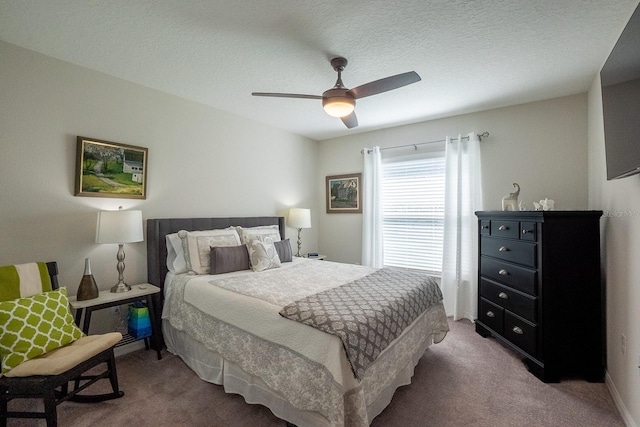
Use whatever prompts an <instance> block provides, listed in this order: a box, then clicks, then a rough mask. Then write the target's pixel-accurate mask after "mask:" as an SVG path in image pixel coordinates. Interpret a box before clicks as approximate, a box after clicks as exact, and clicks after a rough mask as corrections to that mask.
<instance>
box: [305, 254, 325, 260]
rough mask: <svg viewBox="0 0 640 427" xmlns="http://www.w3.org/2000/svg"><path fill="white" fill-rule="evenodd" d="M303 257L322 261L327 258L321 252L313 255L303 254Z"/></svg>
mask: <svg viewBox="0 0 640 427" xmlns="http://www.w3.org/2000/svg"><path fill="white" fill-rule="evenodd" d="M304 258H309V259H318V260H320V261H324V260H325V259H327V256H326V255H322V254H318V255H315V256H309V255H304Z"/></svg>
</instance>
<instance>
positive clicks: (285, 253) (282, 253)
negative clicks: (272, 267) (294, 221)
mask: <svg viewBox="0 0 640 427" xmlns="http://www.w3.org/2000/svg"><path fill="white" fill-rule="evenodd" d="M273 245H274V246H275V247H276V251H277V252H278V256H279V257H280V262H291V261H292V260H291V257H292V255H291V242H289V239H285V240H281V241H279V242H273Z"/></svg>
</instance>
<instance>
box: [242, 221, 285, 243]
mask: <svg viewBox="0 0 640 427" xmlns="http://www.w3.org/2000/svg"><path fill="white" fill-rule="evenodd" d="M238 229H239V230H240V231H239V233H240V237H241V238H242V243H245V244H246V243H247V239H248V238H249V237H252V236H258V237H271V239H272V240H273V241H274V242H277V241H279V240H280V227H278V226H277V225H260V226H258V227H249V228H244V227H238Z"/></svg>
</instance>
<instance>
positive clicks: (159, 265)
mask: <svg viewBox="0 0 640 427" xmlns="http://www.w3.org/2000/svg"><path fill="white" fill-rule="evenodd" d="M259 225H277V226H279V227H280V237H281V238H282V239H284V217H281V216H256V217H244V218H166V219H148V220H147V280H148V281H149V283H151V284H152V285H156V286H157V287H159V288H161V289H163V288H164V278H165V277H166V275H167V272H168V269H167V241H166V238H165V236H166V235H167V234H171V233H177V232H178V231H180V230H187V231H197V230H214V229H217V228H227V227H230V226H240V227H256V226H259Z"/></svg>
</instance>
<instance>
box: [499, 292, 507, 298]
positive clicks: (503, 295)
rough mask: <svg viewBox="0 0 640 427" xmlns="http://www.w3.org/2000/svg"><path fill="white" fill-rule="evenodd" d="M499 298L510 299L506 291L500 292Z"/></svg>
mask: <svg viewBox="0 0 640 427" xmlns="http://www.w3.org/2000/svg"><path fill="white" fill-rule="evenodd" d="M498 298H502V299H509V295H507V294H505V293H504V292H500V293H499V294H498Z"/></svg>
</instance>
